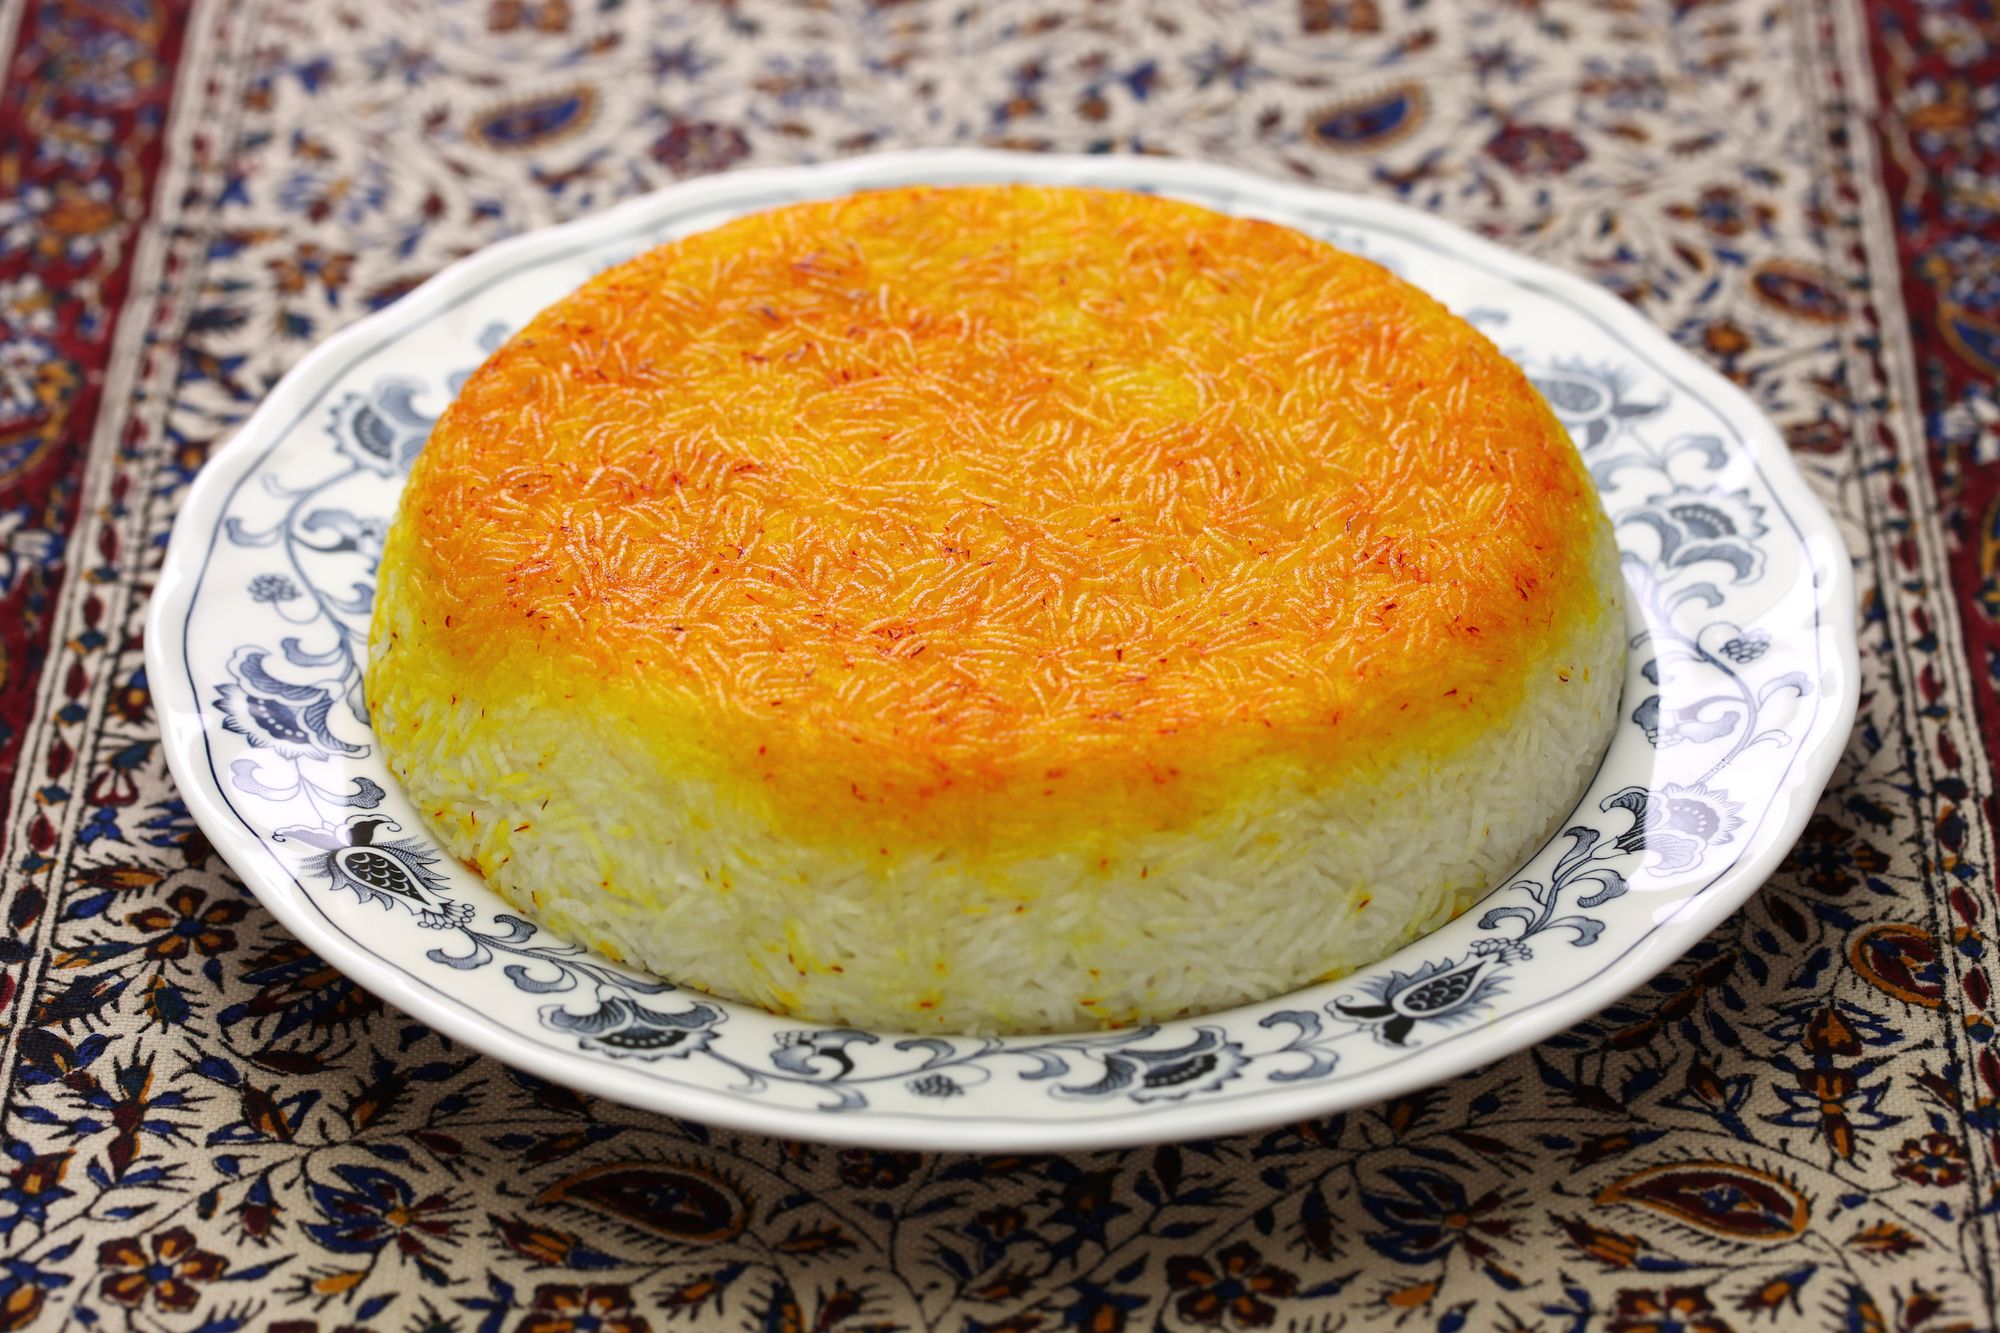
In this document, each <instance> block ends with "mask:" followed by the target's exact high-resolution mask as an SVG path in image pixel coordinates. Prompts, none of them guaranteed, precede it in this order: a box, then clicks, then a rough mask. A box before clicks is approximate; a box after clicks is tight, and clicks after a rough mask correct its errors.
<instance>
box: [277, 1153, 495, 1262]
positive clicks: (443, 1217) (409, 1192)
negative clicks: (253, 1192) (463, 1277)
mask: <svg viewBox="0 0 2000 1333" xmlns="http://www.w3.org/2000/svg"><path fill="white" fill-rule="evenodd" d="M333 1173H334V1175H336V1176H338V1177H340V1179H341V1180H342V1181H343V1182H345V1184H346V1188H345V1189H342V1188H340V1187H338V1186H334V1185H329V1184H326V1183H324V1182H322V1181H314V1182H313V1183H312V1185H311V1187H310V1189H311V1194H312V1201H313V1203H314V1205H316V1206H317V1207H318V1208H319V1210H320V1213H321V1215H322V1216H324V1217H325V1219H326V1220H325V1221H323V1222H308V1223H306V1224H305V1225H304V1227H303V1228H301V1229H302V1230H303V1231H304V1232H305V1233H306V1235H308V1236H310V1237H312V1238H313V1240H314V1241H316V1242H318V1243H319V1244H320V1245H321V1246H323V1247H325V1248H326V1249H329V1250H331V1251H333V1252H334V1253H335V1254H377V1253H380V1252H381V1251H382V1250H383V1249H384V1248H385V1247H387V1246H390V1245H394V1246H395V1248H396V1250H397V1251H398V1252H399V1253H400V1254H401V1255H402V1256H403V1257H404V1258H405V1259H407V1260H410V1261H411V1262H413V1263H415V1264H416V1266H417V1271H418V1272H420V1273H422V1274H423V1276H424V1277H425V1279H426V1280H428V1281H430V1282H435V1283H439V1284H442V1283H443V1282H444V1281H445V1275H444V1271H443V1270H442V1269H441V1268H439V1267H438V1266H437V1264H436V1263H435V1262H433V1256H434V1254H435V1251H434V1250H433V1249H432V1246H433V1245H434V1244H435V1243H437V1242H441V1241H449V1240H451V1239H452V1233H453V1232H454V1231H455V1230H456V1229H457V1225H458V1224H457V1222H456V1221H454V1220H453V1218H452V1216H451V1214H452V1213H454V1212H456V1211H457V1206H456V1205H455V1204H454V1203H453V1202H452V1201H451V1198H450V1196H449V1195H446V1194H442V1193H436V1194H427V1195H425V1196H424V1197H423V1198H421V1199H420V1198H418V1197H417V1192H416V1191H415V1190H414V1189H412V1188H411V1187H410V1183H409V1182H408V1181H407V1180H404V1179H403V1178H402V1177H401V1176H398V1175H394V1174H392V1173H391V1172H388V1171H385V1170H383V1169H382V1168H380V1167H375V1166H358V1165H354V1164H346V1165H342V1166H336V1167H334V1168H333Z"/></svg>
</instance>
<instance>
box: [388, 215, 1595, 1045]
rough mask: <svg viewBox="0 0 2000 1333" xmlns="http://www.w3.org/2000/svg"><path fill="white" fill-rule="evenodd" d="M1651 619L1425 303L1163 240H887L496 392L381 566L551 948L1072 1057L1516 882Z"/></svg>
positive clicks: (1541, 428)
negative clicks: (1074, 1047) (1080, 1033)
mask: <svg viewBox="0 0 2000 1333" xmlns="http://www.w3.org/2000/svg"><path fill="white" fill-rule="evenodd" d="M967 312H971V313H967ZM1622 608H1623V600H1622V582H1621V580H1620V577H1619V573H1618V556H1617V551H1616V547H1615V544H1614V543H1613V540H1612V536H1611V532H1610V527H1609V524H1608V523H1607V522H1606V521H1605V519H1604V516H1603V514H1602V512H1601V511H1600V509H1599V507H1598V505H1597V502H1596V498H1595V494H1594V492H1593V491H1592V489H1591V487H1590V485H1589V482H1588V480H1587V478H1586V477H1585V476H1584V474H1583V470H1582V467H1581V464H1580V461H1579V460H1578V459H1577V457H1576V454H1575V450H1574V447H1573V446H1572V445H1571V444H1570V443H1569V441H1568V440H1567V438H1566V436H1564V435H1563V433H1562V429H1561V427H1560V425H1559V424H1558V423H1556V421H1555V420H1554V418H1553V416H1552V415H1551V414H1550V413H1549V412H1548V410H1547V407H1546V405H1545V404H1543V403H1542V402H1541V401H1540V399H1539V398H1538V397H1537V396H1536V394H1535V391H1534V390H1533V388H1532V386H1530V385H1529V384H1528V383H1527V381H1526V379H1525V377H1523V376H1522V375H1521V374H1520V372H1519V371H1518V369H1517V368H1515V367H1513V366H1512V365H1511V364H1510V363H1508V362H1507V361H1506V360H1505V358H1503V357H1501V356H1500V355H1499V353H1498V352H1497V351H1496V350H1494V349H1493V348H1492V347H1491V345H1490V344H1489V343H1487V342H1486V341H1485V339H1484V338H1482V337H1481V336H1480V335H1479V334H1478V333H1477V332H1476V331H1474V330H1472V329H1471V328H1470V327H1469V326H1466V325H1465V324H1463V322H1462V321H1459V320H1457V319H1456V318H1455V317H1453V316H1451V315H1450V314H1449V313H1448V312H1446V311H1444V310H1443V309H1442V308H1441V307H1439V306H1437V305H1436V303H1435V302H1432V301H1430V299H1429V298H1428V297H1425V296H1424V295H1423V294H1422V293H1421V292H1419V291H1417V290H1416V289H1415V288H1413V287H1410V286H1409V285H1408V284H1406V283H1402V282H1401V281H1399V280H1398V279H1395V278H1393V277H1392V276H1390V275H1388V274H1386V273H1384V272H1382V271H1381V270H1380V269H1378V268H1376V267H1375V266H1373V265H1370V264H1367V263H1366V262H1365V261H1362V260H1359V259H1356V258H1355V257H1353V256H1350V255H1345V254H1343V253H1342V252H1340V251H1337V250H1334V249H1332V248H1331V247H1327V246H1324V245H1322V244H1320V243H1318V242H1315V241H1312V240H1310V239H1309V238H1305V237H1302V236H1299V235H1298V234H1296V233H1293V232H1289V231H1287V230H1286V229H1283V228H1278V227H1273V226H1270V225H1269V224H1263V223H1256V222H1247V221H1244V220H1241V219H1233V218H1224V217H1221V216H1219V215H1215V214H1211V213H1207V212H1205V211H1203V210H1200V209H1196V208H1193V207H1191V206H1188V205H1183V204H1178V203H1172V202H1169V201H1164V200H1158V199H1151V198H1145V197H1141V196H1131V195H1120V194H1115V193H1111V192H1100V191H1086V190H1058V189H1031V188H1028V187H982V188H966V189H955V190H908V191H887V192H880V193H877V194H872V195H861V196H854V197H852V198H850V199H847V200H842V201H834V202H832V203H826V204H814V205H801V206H797V207H795V208H792V209H785V210H778V211H776V212H774V213H771V214H764V215H759V216H757V217H754V218H749V219H743V220H740V221H739V222H737V223H732V224H729V225H728V226H725V227H723V228H719V229H717V230H716V231H714V232H710V233H705V234H703V235H702V236H698V237H692V238H689V239H687V240H685V241H681V242H676V243H674V244H672V245H669V246H665V247H661V249H659V250H656V251H653V252H651V253H650V254H648V255H645V256H641V257H640V258H639V259H637V260H634V261H632V263H630V264H627V265H625V266H622V267H621V268H619V269H615V270H612V271H611V272H610V273H607V274H605V275H602V276H600V277H599V278H597V279H595V280H593V282H592V283H590V284H588V285H587V286H586V287H585V288H583V289H582V290H581V291H580V292H579V293H577V294H576V295H575V296H573V297H571V298H569V299H568V300H566V301H565V302H562V303H559V304H558V305H557V306H555V307H552V308H551V310H550V311H548V312H545V313H544V314H543V315H542V316H541V317H540V318H538V319H537V320H536V321H535V322H534V323H533V324H531V325H530V326H529V328H527V329H526V330H524V331H523V332H522V333H521V334H520V335H518V336H517V337H516V338H515V339H514V340H513V341H512V342H511V343H510V344H509V345H508V346H507V347H505V348H503V349H502V350H501V351H500V352H499V353H497V354H496V355H495V357H494V358H493V359H492V360H491V361H489V363H488V364H487V365H486V366H485V367H483V368H482V369H481V370H480V371H479V372H478V373H477V374H476V375H475V376H474V377H473V378H472V379H471V380H470V381H469V382H468V383H467V385H466V386H465V389H464V390H463V391H462V393H461V395H460V398H459V400H458V401H457V402H455V403H454V404H453V405H452V407H451V408H450V409H449V410H448V411H447V413H446V415H445V417H444V418H443V419H442V420H441V422H440V424H439V426H438V428H437V430H436V432H434V435H433V438H432V440H431V442H430V444H429V445H428V446H427V449H426V452H425V454H424V455H423V456H422V457H421V458H420V459H419V461H418V464H417V468H416V471H415V473H414V475H413V476H412V479H411V482H410V485H409V489H408V491H407V492H406V495H405V498H404V502H403V506H402V509H401V511H400V513H399V515H398V518H397V520H396V523H395V525H394V527H393V528H392V531H391V534H390V539H389V543H388V548H387V550H386V552H385V554H384V558H383V562H382V566H381V571H380V581H379V586H378V590H377V597H376V613H375V617H376V618H375V624H374V629H373V635H372V648H371V662H370V668H369V675H368V694H369V703H370V708H371V712H372V715H373V720H374V725H375V729H376V732H377V735H378V737H379V738H380V740H381V743H382V745H383V747H384V751H385V754H386V756H387V758H388V761H389V763H390V766H391V768H392V770H393V771H394V772H395V774H396V776H397V778H398V779H399V781H400V782H401V783H402V784H403V787H404V789H405V791H406V793H407V795H408V796H409V798H410V799H411V801H412V802H413V803H414V804H415V805H416V807H417V808H418V809H419V811H420V812H421V813H422V816H423V818H424V819H425V821H426V822H427V823H428V824H429V825H430V827H431V828H432V829H433V831H434V832H435V833H436V834H437V835H438V836H439V837H440V839H441V840H442V841H443V842H444V843H445V845H446V846H447V847H448V848H449V849H450V850H451V851H452V852H453V853H454V854H455V855H457V856H459V857H461V858H463V859H464V860H466V861H467V862H468V863H469V864H471V865H472V866H473V867H474V868H475V869H477V870H478V871H479V872H480V873H481V874H483V875H484V876H485V878H486V879H487V881H488V882H489V883H490V884H491V885H492V886H493V887H494V888H495V889H496V890H497V891H499V892H500V893H501V894H502V895H503V896H505V897H506V898H507V899H508V900H509V901H511V902H512V903H514V904H515V905H516V906H517V907H518V908H520V909H521V910H523V911H524V912H526V913H528V914H530V915H532V916H533V917H534V918H535V919H537V920H538V921H540V922H542V923H544V924H546V925H547V926H548V927H549V928H550V929H552V930H554V931H557V932H559V933H561V934H563V935H565V936H567V937H569V938H572V939H576V940H579V941H582V942H585V943H588V944H590V945H592V946H594V947H597V948H599V949H601V950H603V951H605V952H607V953H609V954H611V955H612V956H614V957H617V958H621V959H624V960H627V961H629V962H632V963H634V964H636V965H639V966H643V967H645V968H647V969H649V970H650V971H652V972H654V973H657V974H658V975H660V976H662V977H665V978H667V979H669V980H672V981H674V982H677V983H680V984H683V985H688V986H692V987H696V988H699V989H702V990H705V991H709V992H712V993H714V994H717V995H721V996H726V997H731V998H735V999H740V1000H744V1001H748V1002H750V1003H753V1004H757V1005H761V1006H763V1007H765V1008H767V1009H771V1010H773V1011H775V1012H779V1013H785V1014H792V1015H797V1016H800V1017H803V1018H807V1019H812V1020H817V1021H826V1022H839V1023H846V1024H852V1025H857V1026H863V1027H869V1028H876V1029H882V1030H920V1031H921V1030H930V1031H938V1030H942V1031H949V1032H964V1033H994V1032H1048V1031H1062V1030H1071V1029H1077V1028H1086V1027H1100V1026H1108V1025H1116V1024H1123V1023H1131V1022H1138V1021H1144V1020H1151V1019H1159V1018H1165V1017H1171V1016H1176V1015H1181V1014H1187V1013H1198V1012H1203V1011H1208V1010H1214V1009H1217V1008H1222V1007H1226V1006H1229V1005H1233V1004H1239V1003H1245V1002H1249V1001H1254V1000H1258V999H1262V998H1267V997H1270V996H1273V995H1278V994H1282V993H1284V992H1286V991H1289V990H1292V989H1295V988H1297V987H1298V986H1301V985H1304V984H1307V983H1310V982H1312V981H1315V980H1319V979H1324V978H1330V977H1335V976H1339V975H1341V974H1343V973H1345V972H1348V971H1350V970H1352V969H1354V968H1356V967H1358V966H1361V965H1363V964H1365V963H1368V962H1371V961H1373V960H1375V959H1378V958H1381V957H1383V956H1385V955H1386V954H1388V953H1390V952H1392V951H1394V950H1395V949H1396V948H1398V947H1400V946H1401V945H1402V944H1404V943H1406V942H1408V941H1409V940H1411V939H1412V938H1414V937H1416V936H1417V935H1419V934H1421V933H1423V932H1424V931H1427V930H1430V929H1433V928H1434V927H1435V926H1437V925H1438V924H1440V923H1442V922H1443V921H1445V920H1447V919H1449V918H1450V917H1451V916H1453V915H1454V914H1456V913H1458V912H1460V911H1462V910H1464V909H1465V907H1466V906H1467V905H1469V903H1470V902H1472V901H1473V900H1474V899H1476V898H1477V897H1479V896H1480V895H1482V894H1483V893H1485V892H1486V891H1487V890H1489V889H1490V888H1492V887H1493V886H1495V885H1496V884H1498V883H1500V882H1502V881H1503V880H1504V878H1505V877H1506V876H1507V875H1508V874H1509V873H1511V872H1512V871H1513V869H1514V868H1515V867H1516V866H1517V865H1519V863H1520V862H1521V860H1522V858H1523V857H1525V856H1526V855H1528V854H1529V853H1531V852H1532V851H1533V850H1535V849H1536V848H1537V847H1538V846H1540V845H1541V844H1542V842H1544V841H1545V840H1546V839H1547V837H1548V836H1549V835H1550V834H1551V833H1552V832H1553V831H1554V830H1555V829H1557V828H1559V827H1560V825H1561V822H1562V820H1563V819H1564V818H1565V817H1566V816H1567V815H1568V814H1569V813H1570V812H1571V810H1572V809H1573V808H1574V805H1575V803H1576V801H1577V799H1578V798H1579V796H1580V795H1581V793H1582V791H1583V789H1584V787H1585V785H1586V784H1587V782H1588V781H1589V778H1590V776H1591V775H1592V773H1593V772H1594V771H1595V769H1596V767H1597V765H1598V763H1599V761H1600V759H1601V756H1602V754H1603V751H1604V748H1605V746H1606V744H1607V743H1608V740H1609V737H1610V734H1611V732H1612V730H1613V728H1614V726H1615V723H1616V718H1617V711H1618V697H1619V688H1620V685H1621V684H1622V678H1623V661H1624V643H1625V628H1624V617H1623V609H1622Z"/></svg>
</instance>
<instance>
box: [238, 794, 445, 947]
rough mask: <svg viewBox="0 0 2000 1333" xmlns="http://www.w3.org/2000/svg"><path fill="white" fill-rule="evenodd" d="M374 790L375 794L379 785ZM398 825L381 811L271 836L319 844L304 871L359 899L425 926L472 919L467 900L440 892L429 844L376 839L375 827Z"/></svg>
mask: <svg viewBox="0 0 2000 1333" xmlns="http://www.w3.org/2000/svg"><path fill="white" fill-rule="evenodd" d="M362 781H364V782H365V781H367V780H366V779H365V778H364V779H362ZM369 785H370V786H371V787H372V786H373V785H374V784H373V783H370V784H369ZM373 795H376V796H379V795H380V792H379V790H378V791H376V792H375V793H373ZM397 827H398V826H397V825H396V824H395V823H394V822H393V821H391V820H388V819H385V818H383V817H382V816H381V815H351V816H349V817H348V821H347V824H346V826H345V827H344V828H341V829H335V830H328V829H321V828H310V827H297V828H285V829H279V830H278V831H277V833H276V835H275V836H276V837H277V838H279V839H280V840H296V841H298V842H303V843H308V844H310V845H312V846H314V847H317V848H319V849H320V854H319V855H317V856H313V857H309V858H307V860H306V861H305V862H304V863H303V864H302V865H301V866H300V869H301V870H303V871H304V872H305V873H307V874H309V875H317V876H319V877H320V878H322V879H325V880H327V881H328V882H330V883H331V884H332V886H333V887H334V888H336V889H346V890H347V891H348V892H349V893H352V894H353V895H354V896H355V897H357V898H359V899H360V900H361V901H362V902H364V903H369V902H373V903H380V904H381V905H382V906H383V907H384V908H390V907H401V908H403V909H404V910H406V911H408V912H410V913H412V914H413V915H414V916H415V917H416V918H417V924H418V925H419V926H422V927H424V928H425V929H427V930H443V929H445V928H447V927H451V926H462V925H464V924H465V923H466V922H468V921H470V920H472V904H470V903H459V902H453V901H451V900H450V899H448V898H446V897H445V896H444V888H445V881H444V876H442V875H440V874H438V873H437V871H436V870H435V869H434V868H433V867H435V866H436V865H437V862H438V855H437V853H436V852H435V851H433V850H432V849H431V848H430V847H429V846H427V845H426V844H425V843H423V842H421V841H419V840H417V839H415V838H397V839H388V840H383V841H377V839H376V835H377V834H378V833H379V832H381V831H383V830H391V831H393V830H395V829H396V828H397Z"/></svg>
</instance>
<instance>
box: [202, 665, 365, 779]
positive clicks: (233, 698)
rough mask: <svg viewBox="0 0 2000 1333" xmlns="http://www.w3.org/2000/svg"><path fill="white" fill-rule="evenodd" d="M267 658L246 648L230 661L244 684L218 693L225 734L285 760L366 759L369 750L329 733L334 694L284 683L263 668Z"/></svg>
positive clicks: (231, 669)
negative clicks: (362, 756)
mask: <svg viewBox="0 0 2000 1333" xmlns="http://www.w3.org/2000/svg"><path fill="white" fill-rule="evenodd" d="M268 655H269V654H268V653H266V652H265V650H264V649H262V648H257V647H253V646H250V645H247V644H246V645H245V646H243V647H241V648H238V649H237V650H236V652H235V655H234V656H232V657H231V658H230V659H229V674H230V675H232V676H234V677H235V678H236V680H237V681H238V682H239V683H237V684H232V685H221V686H217V687H216V691H215V703H216V707H218V708H220V709H221V710H222V725H223V727H224V729H226V730H228V731H233V732H235V733H236V734H237V735H239V736H241V737H243V738H244V739H245V740H247V741H249V742H250V744H251V745H253V746H255V747H257V748H258V749H262V750H275V751H277V752H278V754H279V755H281V756H283V757H284V758H286V759H311V760H314V761H324V760H327V759H330V758H332V757H333V756H334V755H336V754H344V755H358V754H365V753H367V747H366V746H363V745H349V744H348V743H347V742H346V741H344V740H341V739H340V738H339V737H338V736H335V735H334V734H333V732H332V731H330V730H329V729H328V728H327V725H326V720H327V717H328V715H329V714H331V713H332V712H333V696H332V695H331V694H329V693H328V692H327V691H326V690H324V689H322V688H321V687H320V686H317V685H294V684H292V683H291V682H290V681H283V680H279V679H278V678H277V677H276V676H274V675H272V674H271V673H270V672H269V671H267V670H265V668H264V659H265V658H266V657H267V656H268Z"/></svg>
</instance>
